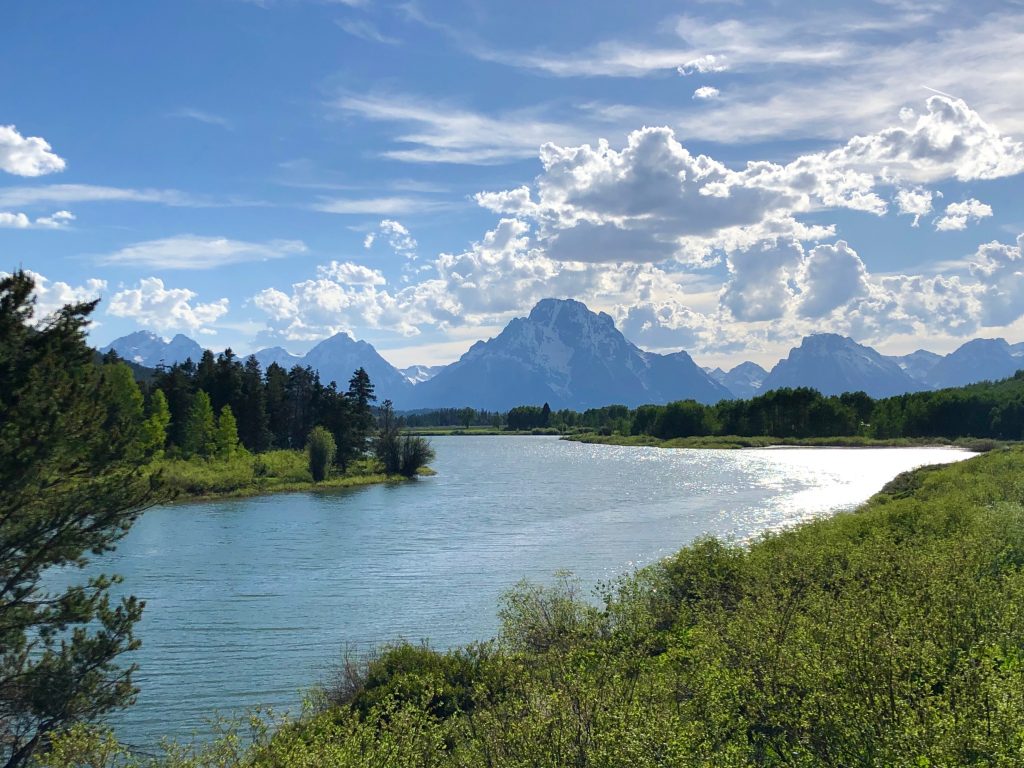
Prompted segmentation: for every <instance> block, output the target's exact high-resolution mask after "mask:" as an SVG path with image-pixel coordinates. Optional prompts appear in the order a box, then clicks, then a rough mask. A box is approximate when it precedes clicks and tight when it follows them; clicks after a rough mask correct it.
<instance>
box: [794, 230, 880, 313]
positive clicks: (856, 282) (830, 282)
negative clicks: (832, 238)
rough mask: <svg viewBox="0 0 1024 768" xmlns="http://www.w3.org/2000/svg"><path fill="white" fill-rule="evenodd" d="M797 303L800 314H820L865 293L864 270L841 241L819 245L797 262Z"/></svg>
mask: <svg viewBox="0 0 1024 768" xmlns="http://www.w3.org/2000/svg"><path fill="white" fill-rule="evenodd" d="M799 281H800V285H801V295H800V303H799V307H798V311H799V313H800V314H801V315H802V316H804V317H809V318H820V317H823V316H825V315H827V314H829V313H830V312H832V311H833V310H835V309H838V308H839V307H842V306H846V305H848V304H849V302H850V301H851V300H853V299H856V298H859V297H863V296H866V295H868V293H869V292H870V290H871V289H870V285H869V283H868V271H867V268H866V267H865V266H864V262H863V261H861V259H860V256H858V255H857V252H856V251H855V250H853V249H852V248H851V247H850V246H849V245H847V244H846V242H845V241H843V240H839V241H838V242H837V243H836V244H835V245H819V246H818V247H817V248H815V249H814V250H812V251H811V253H810V255H809V256H808V257H807V259H806V260H804V263H803V264H802V265H801V274H800V278H799Z"/></svg>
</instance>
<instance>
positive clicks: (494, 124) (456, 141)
mask: <svg viewBox="0 0 1024 768" xmlns="http://www.w3.org/2000/svg"><path fill="white" fill-rule="evenodd" d="M333 106H334V107H335V108H336V109H338V110H339V111H340V112H342V113H344V114H349V115H358V116H361V117H363V118H365V119H367V120H373V121H379V122H388V123H396V124H398V125H404V126H408V129H407V131H405V132H400V133H398V134H397V135H396V136H395V141H397V142H398V143H399V144H404V145H407V146H405V147H403V148H400V149H393V150H389V151H387V152H384V153H383V156H384V157H388V158H391V159H392V160H403V161H406V162H412V163H466V164H472V165H490V164H495V163H505V162H508V161H511V160H517V159H521V158H526V157H533V156H535V155H536V154H537V148H538V147H539V146H540V145H541V144H543V143H544V142H546V141H551V140H553V139H554V140H567V139H575V138H579V137H581V136H582V135H583V132H582V131H581V130H580V129H579V128H575V127H571V126H569V125H564V124H561V123H557V122H552V121H550V120H545V119H542V118H541V117H540V116H539V115H538V113H537V110H518V111H512V112H505V113H501V114H497V115H494V116H491V115H484V114H480V113H477V112H472V111H469V110H466V109H462V108H459V107H455V106H452V105H446V104H438V103H436V102H430V103H428V102H423V101H420V100H417V99H416V98H414V97H411V96H408V95H387V96H382V95H365V96H357V95H346V96H342V97H341V98H338V99H336V100H335V101H334V102H333ZM360 212H364V213H370V212H373V213H390V214H396V213H406V212H408V211H396V210H388V211H382V210H378V211H360Z"/></svg>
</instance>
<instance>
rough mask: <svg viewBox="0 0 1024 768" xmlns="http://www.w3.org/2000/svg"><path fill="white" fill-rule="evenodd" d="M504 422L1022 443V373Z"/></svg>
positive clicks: (533, 411)
mask: <svg viewBox="0 0 1024 768" xmlns="http://www.w3.org/2000/svg"><path fill="white" fill-rule="evenodd" d="M507 421H508V424H509V428H510V429H511V428H513V427H512V424H513V423H516V424H523V425H525V426H522V427H516V428H521V429H522V428H531V427H555V428H558V429H561V430H563V431H581V430H587V431H594V432H599V433H601V434H606V435H611V434H620V435H647V436H651V437H656V438H660V439H665V440H669V439H673V438H678V437H701V436H712V435H714V436H724V435H736V436H744V437H754V436H762V435H767V436H771V437H786V438H810V437H854V436H860V437H869V438H878V439H892V438H920V437H925V438H927V437H944V438H950V439H955V438H958V437H975V438H993V439H998V440H1022V439H1024V371H1019V372H1018V373H1017V374H1016V375H1014V376H1013V377H1011V378H1009V379H1005V380H1002V381H996V382H989V381H986V382H981V383H978V384H971V385H969V386H966V387H959V388H956V389H944V390H939V391H935V392H913V393H909V394H905V395H898V396H896V397H888V398H884V399H878V400H876V399H873V398H871V397H869V396H868V395H866V394H865V393H863V392H848V393H844V394H842V395H831V396H826V395H822V394H821V393H820V392H818V391H817V390H814V389H809V388H807V387H797V388H795V389H778V390H773V391H771V392H767V393H765V394H763V395H759V396H758V397H754V398H751V399H750V400H723V401H722V402H720V403H717V404H716V405H703V404H701V403H697V402H695V401H693V400H682V401H679V402H675V403H668V404H667V405H642V406H640V407H638V408H635V409H629V408H627V407H626V406H623V405H611V406H606V407H604V408H594V409H590V410H587V411H584V412H582V413H580V412H576V411H551V410H550V409H548V408H538V407H536V406H521V407H519V408H514V409H512V411H510V412H509V414H508V417H507Z"/></svg>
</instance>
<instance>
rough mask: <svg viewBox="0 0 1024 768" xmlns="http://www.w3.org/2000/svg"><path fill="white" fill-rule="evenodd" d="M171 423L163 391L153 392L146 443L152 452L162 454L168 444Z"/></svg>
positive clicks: (146, 430) (150, 400)
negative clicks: (168, 430) (168, 431)
mask: <svg viewBox="0 0 1024 768" xmlns="http://www.w3.org/2000/svg"><path fill="white" fill-rule="evenodd" d="M170 423H171V411H170V408H168V407H167V398H166V397H165V396H164V392H163V390H162V389H157V390H154V391H153V394H152V395H150V397H149V414H148V416H147V418H146V423H145V432H146V443H147V445H148V446H149V448H150V449H151V450H153V451H154V452H157V453H162V452H163V450H164V446H165V445H166V444H167V427H168V426H169V425H170Z"/></svg>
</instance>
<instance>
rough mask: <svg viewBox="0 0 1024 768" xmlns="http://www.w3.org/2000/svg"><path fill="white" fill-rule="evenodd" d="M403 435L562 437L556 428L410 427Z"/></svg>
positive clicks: (403, 431)
mask: <svg viewBox="0 0 1024 768" xmlns="http://www.w3.org/2000/svg"><path fill="white" fill-rule="evenodd" d="M402 434H406V435H413V436H416V437H466V436H492V435H504V436H512V437H524V436H529V435H544V436H549V437H555V436H558V435H561V434H562V433H561V431H560V430H557V429H554V428H544V429H495V428H494V427H410V428H407V429H404V430H402Z"/></svg>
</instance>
